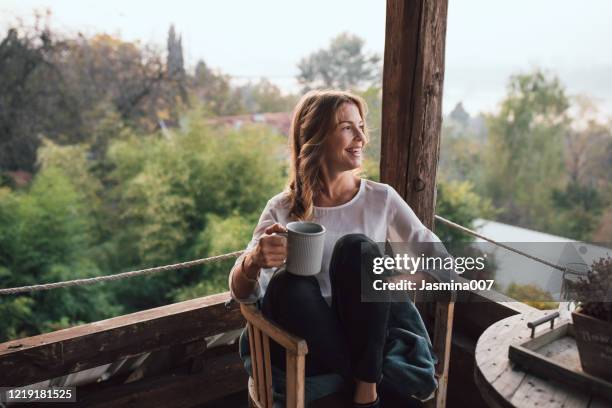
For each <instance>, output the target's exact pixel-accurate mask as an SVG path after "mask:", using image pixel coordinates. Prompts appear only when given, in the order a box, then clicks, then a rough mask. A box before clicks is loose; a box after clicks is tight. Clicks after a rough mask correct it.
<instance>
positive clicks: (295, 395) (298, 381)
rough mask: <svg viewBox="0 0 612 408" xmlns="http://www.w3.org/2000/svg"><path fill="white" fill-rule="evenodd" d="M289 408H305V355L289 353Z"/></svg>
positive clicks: (287, 355) (287, 357) (287, 354)
mask: <svg viewBox="0 0 612 408" xmlns="http://www.w3.org/2000/svg"><path fill="white" fill-rule="evenodd" d="M286 359H287V396H286V397H287V408H289V407H291V408H304V392H305V389H304V381H305V380H304V374H305V370H304V368H305V367H304V363H305V358H304V356H303V355H296V354H293V353H291V352H290V351H287V353H286Z"/></svg>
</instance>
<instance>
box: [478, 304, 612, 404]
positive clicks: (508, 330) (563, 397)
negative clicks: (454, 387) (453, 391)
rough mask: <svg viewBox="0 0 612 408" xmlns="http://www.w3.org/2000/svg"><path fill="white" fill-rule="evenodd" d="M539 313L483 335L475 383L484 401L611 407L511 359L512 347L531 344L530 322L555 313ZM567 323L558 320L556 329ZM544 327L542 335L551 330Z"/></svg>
mask: <svg viewBox="0 0 612 408" xmlns="http://www.w3.org/2000/svg"><path fill="white" fill-rule="evenodd" d="M552 312H553V311H551V310H538V311H534V312H531V313H526V314H518V315H515V316H511V317H508V318H506V319H503V320H500V321H499V322H496V323H494V324H493V325H491V326H490V327H489V328H488V329H487V330H485V331H484V333H482V335H481V336H480V338H479V339H478V343H477V344H476V363H475V364H474V380H475V382H476V386H477V387H478V389H479V390H480V393H481V395H482V398H483V399H484V400H485V401H486V402H487V404H489V406H491V407H537V408H542V407H546V408H548V407H576V408H577V407H584V408H596V407H597V408H600V407H602V408H603V407H610V404H609V403H608V402H606V401H605V400H603V399H600V398H598V397H592V396H591V395H588V394H586V393H584V392H581V391H579V390H575V389H572V388H571V387H568V386H567V385H564V384H561V383H559V382H556V381H554V380H546V379H544V378H540V377H537V376H535V375H532V374H528V373H526V372H524V371H522V370H521V369H520V368H518V367H516V366H515V365H514V363H512V362H510V360H509V359H508V346H509V345H510V344H517V343H523V342H525V341H527V340H529V338H530V335H531V329H530V328H528V327H527V322H530V321H533V320H536V319H537V318H539V317H542V316H545V315H547V314H550V313H552ZM563 323H565V321H562V320H559V319H557V321H555V327H557V325H561V324H563ZM548 327H549V325H548V324H544V325H542V326H538V327H537V328H536V336H537V334H538V333H540V332H542V331H545V330H548Z"/></svg>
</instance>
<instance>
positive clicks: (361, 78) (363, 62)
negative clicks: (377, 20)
mask: <svg viewBox="0 0 612 408" xmlns="http://www.w3.org/2000/svg"><path fill="white" fill-rule="evenodd" d="M363 46H364V40H362V39H361V38H359V37H357V36H356V35H352V34H350V33H346V32H345V33H342V34H339V35H338V36H337V37H335V38H334V39H332V40H331V42H330V45H329V47H328V48H326V49H320V50H318V51H315V52H313V53H312V54H310V55H309V56H307V57H305V58H303V59H302V60H301V61H300V62H299V64H298V69H299V70H300V73H299V74H298V77H297V79H298V82H299V83H300V84H301V85H302V87H303V89H302V91H303V92H307V91H309V90H310V89H315V88H340V89H351V88H352V89H356V88H361V87H366V88H367V87H369V86H375V85H378V83H379V82H380V78H381V67H380V64H379V62H380V60H381V58H380V56H379V55H377V54H374V53H372V54H366V53H365V52H364V51H363Z"/></svg>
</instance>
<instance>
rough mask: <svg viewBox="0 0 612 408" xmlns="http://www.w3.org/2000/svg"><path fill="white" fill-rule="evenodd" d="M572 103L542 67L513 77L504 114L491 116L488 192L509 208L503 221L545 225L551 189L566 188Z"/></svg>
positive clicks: (550, 219) (550, 215)
mask: <svg viewBox="0 0 612 408" xmlns="http://www.w3.org/2000/svg"><path fill="white" fill-rule="evenodd" d="M568 107H569V102H568V99H567V97H566V96H565V91H564V90H563V87H562V86H561V84H560V82H559V80H558V79H557V78H554V77H550V76H548V75H546V74H545V73H543V72H541V71H535V72H533V73H530V74H519V75H515V76H513V77H512V78H511V80H510V84H509V87H508V95H507V97H506V99H504V101H503V102H502V104H501V110H500V113H499V114H497V115H489V116H488V117H487V123H488V128H489V140H488V146H487V149H486V150H485V156H484V165H485V169H486V173H485V174H486V176H485V180H484V184H483V185H482V187H481V188H482V189H483V192H484V193H485V195H486V196H488V197H490V198H491V199H492V200H493V204H494V205H495V206H496V207H499V208H504V210H505V211H504V213H503V214H502V215H501V217H500V219H501V221H505V222H512V223H513V224H518V225H524V226H530V227H531V228H536V229H545V228H546V226H549V225H551V223H552V222H554V216H555V215H554V214H553V213H552V212H551V211H550V208H551V204H552V203H551V193H552V190H553V189H554V188H557V187H561V186H562V185H563V183H564V179H563V177H560V175H561V174H563V169H564V167H563V141H564V137H565V135H566V133H567V131H568V124H569V122H568V117H567V115H566V111H567V109H568Z"/></svg>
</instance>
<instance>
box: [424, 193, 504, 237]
mask: <svg viewBox="0 0 612 408" xmlns="http://www.w3.org/2000/svg"><path fill="white" fill-rule="evenodd" d="M496 213H497V211H496V210H495V209H494V207H493V206H492V204H491V201H490V200H489V199H486V198H482V197H480V196H479V195H478V194H476V193H475V192H474V186H473V184H472V183H470V182H469V181H463V182H458V181H440V182H438V190H437V195H436V214H438V215H440V216H441V217H444V218H447V219H449V220H451V221H452V222H454V223H457V224H459V225H463V226H465V227H467V228H472V227H473V223H474V220H476V219H477V218H485V219H486V218H493V217H494V216H495V215H496ZM436 235H438V237H439V238H440V240H442V242H445V243H449V244H455V243H465V242H472V241H473V240H474V238H473V237H472V236H471V235H467V234H466V233H464V232H462V231H458V230H456V229H454V228H451V227H449V226H447V225H446V224H443V223H440V222H436Z"/></svg>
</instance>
